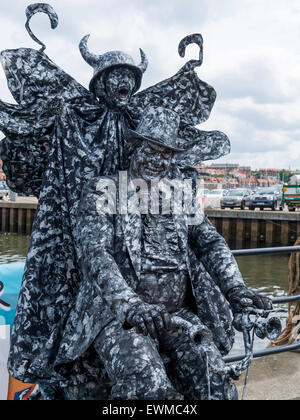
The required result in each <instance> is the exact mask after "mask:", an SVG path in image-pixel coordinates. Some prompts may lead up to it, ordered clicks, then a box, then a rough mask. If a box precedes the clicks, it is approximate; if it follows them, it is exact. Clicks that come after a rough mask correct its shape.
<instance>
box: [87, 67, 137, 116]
mask: <svg viewBox="0 0 300 420" xmlns="http://www.w3.org/2000/svg"><path fill="white" fill-rule="evenodd" d="M135 84H136V79H135V75H134V72H133V71H132V70H130V69H129V68H126V67H117V68H114V69H113V70H110V71H108V72H107V74H106V75H105V76H104V86H105V91H106V95H107V98H108V99H109V101H110V103H111V104H112V105H114V106H116V107H117V108H119V107H122V106H124V105H126V104H127V103H128V102H129V100H130V98H131V95H132V94H133V92H134V88H135ZM102 88H103V85H102V82H101V81H100V80H99V81H98V82H96V84H95V93H96V96H98V94H100V93H101V92H102Z"/></svg>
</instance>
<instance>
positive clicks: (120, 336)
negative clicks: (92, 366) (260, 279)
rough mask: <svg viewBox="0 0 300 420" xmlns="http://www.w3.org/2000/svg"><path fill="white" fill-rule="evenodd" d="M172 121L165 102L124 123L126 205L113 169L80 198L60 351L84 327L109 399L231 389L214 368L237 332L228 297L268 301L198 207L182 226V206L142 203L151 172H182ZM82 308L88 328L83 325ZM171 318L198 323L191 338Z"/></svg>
mask: <svg viewBox="0 0 300 420" xmlns="http://www.w3.org/2000/svg"><path fill="white" fill-rule="evenodd" d="M179 121H180V119H179V116H178V115H177V114H176V112H174V111H172V110H168V109H165V108H162V107H157V108H152V107H150V108H148V109H146V111H145V114H144V115H143V117H142V118H141V121H140V123H139V125H138V127H137V129H136V131H133V130H129V134H128V136H129V139H130V141H133V142H134V144H135V145H136V147H135V151H134V153H133V155H132V157H131V164H130V168H129V171H128V179H127V183H128V189H127V191H128V196H127V203H128V212H127V213H126V212H125V211H124V203H120V201H121V198H120V197H122V199H123V195H124V186H123V185H122V186H121V185H120V182H119V179H120V178H119V177H118V176H117V175H116V176H111V177H100V178H99V177H97V178H95V179H92V180H91V181H89V183H88V184H87V185H86V186H85V187H84V191H83V195H82V199H81V202H80V205H79V222H78V225H77V231H76V239H77V246H78V256H79V265H80V267H81V268H82V272H83V278H82V283H81V287H80V292H79V294H78V298H77V304H78V309H77V317H76V318H74V319H73V321H72V325H67V326H66V328H69V331H70V334H69V336H70V337H72V340H70V341H69V342H68V345H66V347H65V349H64V353H62V354H61V357H62V358H63V357H66V358H67V359H68V358H70V359H71V358H72V357H73V356H72V354H73V352H74V349H75V351H77V350H76V349H77V348H78V346H81V345H82V343H84V342H85V341H86V340H87V336H89V342H90V343H93V346H94V348H95V350H96V352H97V354H98V356H99V360H100V361H101V362H102V363H103V365H104V367H105V370H106V372H107V373H108V376H109V382H110V384H111V394H110V398H112V399H121V400H125V399H142V400H145V399H171V400H172V399H182V398H185V399H193V400H205V399H208V398H210V399H219V400H220V399H222V400H223V399H236V398H237V393H236V389H235V385H234V384H233V382H232V381H231V379H230V374H229V373H228V372H227V375H225V374H224V366H223V370H219V372H217V370H218V367H219V369H220V366H222V355H224V354H226V353H227V352H228V351H229V350H230V348H231V346H232V343H233V337H234V335H233V331H232V327H231V322H230V313H229V306H228V302H229V303H230V305H231V309H232V310H233V312H236V311H240V309H241V300H242V299H246V302H245V306H254V307H257V308H258V309H271V308H272V304H271V301H270V300H269V298H266V297H263V296H260V295H258V294H255V293H254V292H252V291H250V290H249V289H248V288H247V287H246V286H245V284H244V282H243V280H242V276H241V273H240V271H239V269H238V266H237V264H236V262H235V260H234V258H233V256H232V253H231V252H230V250H229V248H228V246H227V244H226V242H225V240H224V239H223V238H222V237H221V236H220V235H219V234H218V233H217V232H216V230H215V228H214V227H213V226H212V225H211V223H210V222H209V220H208V218H207V217H205V216H204V214H203V212H201V211H199V210H200V209H199V210H198V211H197V219H196V223H195V222H193V224H192V225H190V226H189V225H188V223H187V222H188V220H189V219H188V216H189V214H188V213H186V212H184V211H183V212H181V213H180V212H177V213H175V212H174V208H175V205H173V206H170V208H173V211H171V212H169V213H167V212H165V214H164V213H163V212H156V211H153V208H152V205H149V207H150V208H151V211H149V210H150V209H148V207H147V206H148V203H149V204H150V203H153V200H154V201H155V197H152V194H153V188H152V187H153V186H154V185H156V186H157V185H158V181H161V182H163V183H164V184H165V187H167V185H168V181H173V183H174V180H176V181H177V182H180V181H182V175H181V172H180V171H179V170H178V168H177V167H176V165H174V160H173V157H174V155H176V154H178V153H180V152H182V151H183V149H184V148H187V145H186V143H185V142H184V141H182V139H179V138H178V137H177V132H178V128H179ZM175 162H176V160H175ZM141 180H143V181H144V184H143V183H141ZM122 182H123V181H122ZM155 182H156V184H155ZM111 183H112V184H114V185H115V186H116V188H111ZM177 185H178V184H177ZM137 186H139V188H140V190H139V199H141V196H143V197H144V198H142V199H141V201H140V202H139V206H137V204H136V203H137V202H138V201H137V200H136V199H135V197H134V196H135V194H136V187H137ZM107 188H110V192H109V193H107V191H108V190H107ZM120 188H121V189H123V191H121V193H119V194H116V191H120ZM159 188H160V187H159ZM141 189H142V190H141ZM161 190H162V192H163V193H165V194H166V193H167V190H166V189H164V187H163V186H162V187H161ZM118 197H119V198H118ZM156 197H157V198H158V195H157V196H156ZM185 198H186V194H185ZM144 200H146V205H145V202H144ZM183 208H184V207H183ZM193 212H196V211H195V210H193ZM91 296H92V297H93V300H92V301H91ZM247 299H248V300H247ZM99 314H101V315H99ZM87 317H90V318H91V319H92V322H91V321H89V322H88V324H89V325H92V329H90V330H89V331H88V333H87V332H84V334H83V331H84V324H85V323H86V322H87ZM174 317H175V318H174ZM173 319H177V320H178V319H179V320H180V319H182V320H184V322H187V323H190V324H191V327H194V328H196V327H197V326H198V328H199V333H198V336H197V340H196V343H195V340H194V338H195V337H193V338H191V337H190V336H189V335H187V334H186V333H184V332H183V331H181V333H180V332H179V333H178V328H175V327H176V325H173V324H172V322H173V321H172V320H173ZM179 324H180V322H179ZM78 325H80V326H81V328H80V330H79V331H78V330H77V331H78V333H76V327H77V326H78ZM130 327H132V328H130ZM72 329H73V333H71V331H72ZM76 341H77V343H76ZM197 343H198V344H197ZM84 345H85V346H86V344H84ZM207 366H208V367H209V369H210V370H211V369H212V372H210V373H209V374H207ZM231 373H232V377H235V376H236V372H235V371H234V370H233V371H232V372H231Z"/></svg>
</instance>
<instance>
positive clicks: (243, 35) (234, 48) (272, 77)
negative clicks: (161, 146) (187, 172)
mask: <svg viewBox="0 0 300 420" xmlns="http://www.w3.org/2000/svg"><path fill="white" fill-rule="evenodd" d="M30 3H31V2H30V1H24V0H1V3H0V28H1V29H0V31H1V36H0V48H1V50H4V49H10V48H19V47H32V48H39V46H38V45H37V44H35V43H34V41H32V40H31V38H30V37H29V35H28V34H27V32H26V30H25V28H24V23H25V21H26V18H25V9H26V7H27V6H28V5H29V4H30ZM49 3H50V4H51V5H52V6H53V7H54V9H55V10H56V12H57V14H58V16H59V26H58V28H56V29H55V30H51V28H50V23H49V20H48V18H47V16H46V15H42V14H39V15H36V16H34V17H33V19H32V21H31V28H32V30H33V32H34V33H35V34H36V35H37V37H38V38H40V39H41V40H42V41H43V42H45V44H46V45H47V50H46V53H47V55H48V56H49V57H50V58H51V59H52V60H53V61H54V62H55V63H56V64H58V65H59V66H60V67H62V68H63V69H64V70H65V71H67V72H68V73H69V74H71V75H72V76H73V77H75V78H76V80H77V81H78V82H80V83H82V84H83V85H84V86H87V85H88V82H89V80H90V78H91V76H92V69H91V68H90V67H89V66H88V65H87V64H86V63H85V62H84V61H83V59H82V58H81V55H80V53H79V50H78V43H79V41H80V39H81V38H82V37H83V36H84V35H86V34H88V33H89V34H91V37H90V41H89V46H90V49H91V50H92V51H93V52H94V53H97V54H100V53H103V52H106V51H110V50H123V51H125V52H127V53H129V54H131V55H132V56H133V58H134V59H135V61H136V62H139V60H140V57H139V51H138V49H139V47H141V48H143V50H144V51H145V52H146V54H147V57H148V59H149V67H148V70H147V72H146V73H145V76H144V81H143V85H142V89H143V88H145V87H148V86H150V85H152V84H154V83H156V82H158V81H160V80H163V79H165V78H166V77H169V76H171V75H173V74H174V73H175V72H177V70H178V69H179V68H180V67H181V66H182V65H183V64H184V63H185V61H186V60H187V59H191V58H197V56H198V50H197V47H194V46H190V47H189V48H188V49H187V54H186V57H185V58H184V59H182V58H180V57H179V56H178V53H177V47H178V43H179V41H180V40H181V39H182V38H183V37H184V36H186V35H188V34H191V33H201V34H202V36H203V38H204V62H203V65H202V66H201V67H200V68H199V69H198V70H197V72H198V74H199V77H200V78H201V79H202V80H204V81H206V82H207V83H209V84H211V85H212V86H213V87H214V88H215V89H216V91H217V95H218V96H217V101H216V104H215V106H214V108H213V111H212V113H211V117H210V119H209V120H208V121H207V122H205V123H204V124H202V125H201V126H200V127H199V128H201V129H202V130H220V131H223V132H225V133H226V134H227V135H228V136H229V138H230V139H231V144H232V151H231V154H230V155H228V156H227V157H226V158H222V159H220V160H219V162H230V163H239V164H241V165H251V166H252V168H253V169H256V168H260V167H276V168H283V167H285V168H288V167H291V168H292V169H295V168H298V169H300V97H299V95H300V0H50V1H49ZM0 98H1V99H2V100H4V101H7V102H13V99H12V97H11V95H10V93H9V91H8V89H7V86H6V80H5V76H4V73H3V71H1V72H0Z"/></svg>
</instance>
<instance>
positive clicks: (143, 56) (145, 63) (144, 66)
mask: <svg viewBox="0 0 300 420" xmlns="http://www.w3.org/2000/svg"><path fill="white" fill-rule="evenodd" d="M140 53H141V59H142V60H141V62H140V64H139V65H138V67H139V68H140V69H141V70H142V72H143V73H145V71H146V70H147V67H148V60H147V57H146V54H145V53H144V51H143V50H142V49H141V48H140Z"/></svg>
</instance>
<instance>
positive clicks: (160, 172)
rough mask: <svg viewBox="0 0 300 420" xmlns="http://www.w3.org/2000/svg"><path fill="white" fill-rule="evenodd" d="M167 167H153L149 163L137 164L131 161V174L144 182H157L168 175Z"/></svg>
mask: <svg viewBox="0 0 300 420" xmlns="http://www.w3.org/2000/svg"><path fill="white" fill-rule="evenodd" d="M168 172H169V167H167V166H166V165H160V166H153V165H152V164H151V163H150V162H143V163H141V164H138V163H136V162H134V161H133V164H132V166H131V173H132V175H134V176H135V177H138V178H142V179H144V180H145V181H152V180H159V179H162V178H164V177H165V176H167V175H168Z"/></svg>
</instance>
